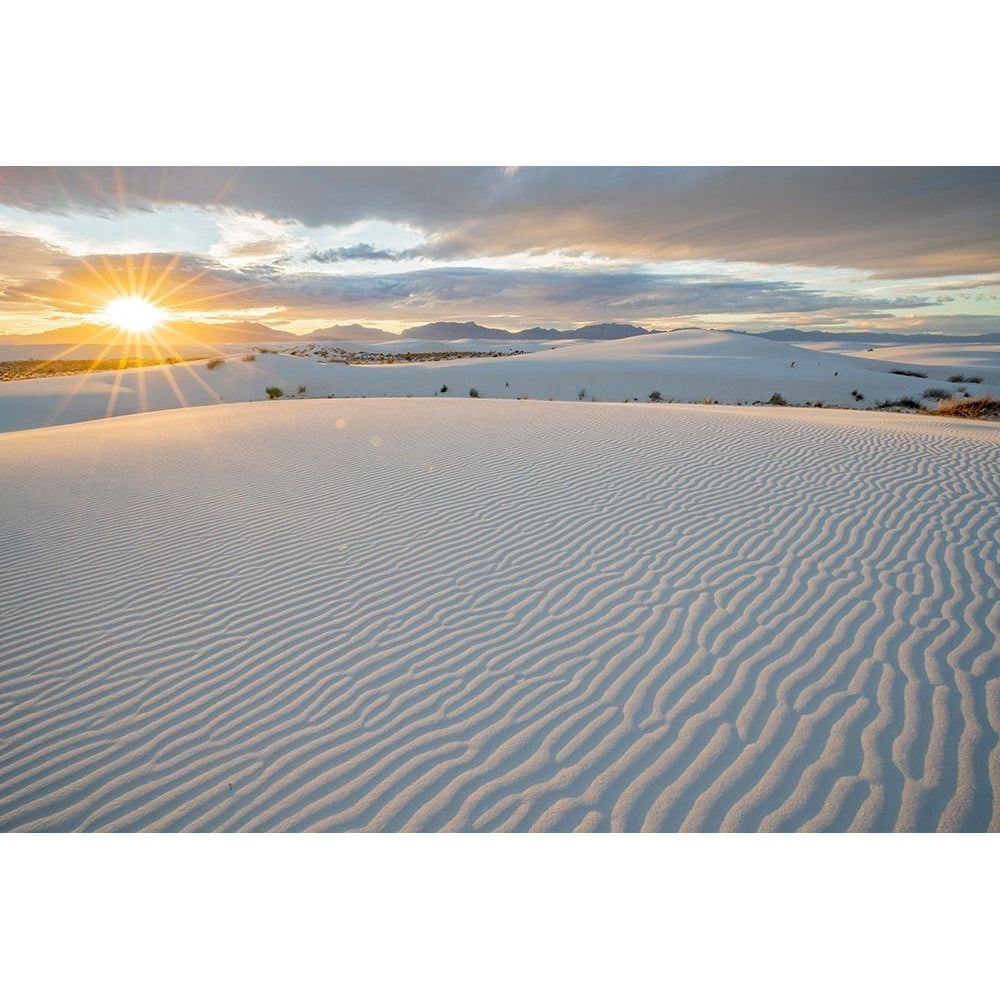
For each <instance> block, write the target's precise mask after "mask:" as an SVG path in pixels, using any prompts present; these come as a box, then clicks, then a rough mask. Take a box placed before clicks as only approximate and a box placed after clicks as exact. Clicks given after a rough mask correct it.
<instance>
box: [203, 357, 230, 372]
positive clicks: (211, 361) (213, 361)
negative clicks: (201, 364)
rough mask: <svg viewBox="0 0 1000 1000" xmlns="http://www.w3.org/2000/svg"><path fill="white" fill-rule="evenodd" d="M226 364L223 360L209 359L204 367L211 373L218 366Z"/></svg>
mask: <svg viewBox="0 0 1000 1000" xmlns="http://www.w3.org/2000/svg"><path fill="white" fill-rule="evenodd" d="M225 363H226V359H225V358H209V359H208V364H207V365H205V367H206V368H207V369H208V370H209V371H211V370H212V369H213V368H218V367H219V365H224V364H225Z"/></svg>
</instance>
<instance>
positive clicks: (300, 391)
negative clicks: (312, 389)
mask: <svg viewBox="0 0 1000 1000" xmlns="http://www.w3.org/2000/svg"><path fill="white" fill-rule="evenodd" d="M306 391H307V390H306V387H305V386H304V385H300V386H299V388H298V393H299V395H300V396H304V395H305V394H306Z"/></svg>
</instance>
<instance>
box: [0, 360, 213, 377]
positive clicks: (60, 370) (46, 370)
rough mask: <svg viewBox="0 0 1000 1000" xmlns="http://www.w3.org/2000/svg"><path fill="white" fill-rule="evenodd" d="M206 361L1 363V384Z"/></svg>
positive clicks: (32, 361) (39, 361)
mask: <svg viewBox="0 0 1000 1000" xmlns="http://www.w3.org/2000/svg"><path fill="white" fill-rule="evenodd" d="M202 360H204V358H173V357H170V358H101V359H95V360H91V361H67V360H59V359H53V360H51V361H41V360H39V359H38V358H30V359H28V360H27V361H0V382H14V381H16V380H18V379H25V378H50V377H52V376H55V375H81V374H84V373H86V372H107V371H117V370H118V369H120V368H149V367H152V366H155V365H177V364H181V363H182V362H184V361H202Z"/></svg>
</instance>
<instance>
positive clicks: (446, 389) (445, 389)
mask: <svg viewBox="0 0 1000 1000" xmlns="http://www.w3.org/2000/svg"><path fill="white" fill-rule="evenodd" d="M447 391H448V386H446V385H443V386H441V388H440V389H438V392H447Z"/></svg>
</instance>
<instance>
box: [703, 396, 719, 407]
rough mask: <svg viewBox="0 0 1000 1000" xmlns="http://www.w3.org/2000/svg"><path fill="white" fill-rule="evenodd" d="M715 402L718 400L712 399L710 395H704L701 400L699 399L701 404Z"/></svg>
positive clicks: (709, 404)
mask: <svg viewBox="0 0 1000 1000" xmlns="http://www.w3.org/2000/svg"><path fill="white" fill-rule="evenodd" d="M716 402H718V400H715V399H712V397H711V396H706V397H705V398H704V399H703V400H702V401H701V405H702V406H712V405H714V404H715V403H716Z"/></svg>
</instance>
